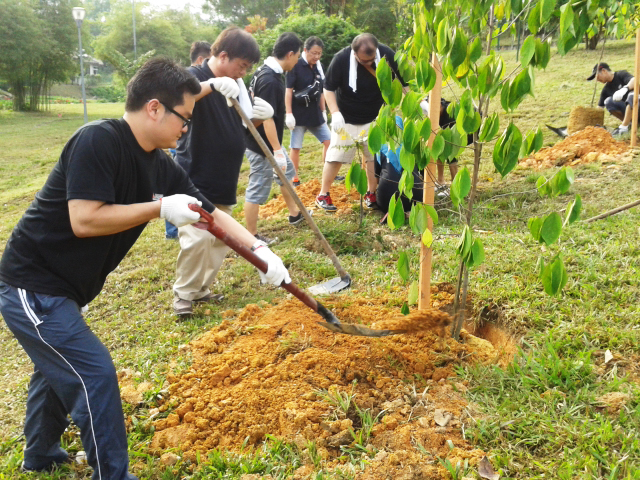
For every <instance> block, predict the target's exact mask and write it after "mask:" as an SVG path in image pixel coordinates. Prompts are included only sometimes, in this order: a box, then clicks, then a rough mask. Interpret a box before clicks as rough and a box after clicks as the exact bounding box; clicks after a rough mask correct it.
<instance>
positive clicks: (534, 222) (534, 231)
mask: <svg viewBox="0 0 640 480" xmlns="http://www.w3.org/2000/svg"><path fill="white" fill-rule="evenodd" d="M542 223H543V221H542V219H541V218H538V217H533V218H530V219H529V221H528V222H527V226H528V227H529V232H531V236H532V237H533V238H534V239H535V241H536V242H540V243H542V239H541V238H540V231H541V230H542Z"/></svg>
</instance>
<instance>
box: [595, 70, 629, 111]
mask: <svg viewBox="0 0 640 480" xmlns="http://www.w3.org/2000/svg"><path fill="white" fill-rule="evenodd" d="M632 78H633V75H631V74H630V73H629V72H627V71H626V70H619V71H617V72H614V74H613V80H611V81H610V82H607V83H605V85H604V87H602V92H600V100H598V106H599V107H604V101H605V100H606V99H607V98H609V97H610V96H611V95H613V94H614V93H616V92H617V91H618V90H620V89H621V88H622V87H626V86H627V84H628V83H629V82H630V81H631V79H632ZM625 98H626V95H625ZM623 100H624V99H623Z"/></svg>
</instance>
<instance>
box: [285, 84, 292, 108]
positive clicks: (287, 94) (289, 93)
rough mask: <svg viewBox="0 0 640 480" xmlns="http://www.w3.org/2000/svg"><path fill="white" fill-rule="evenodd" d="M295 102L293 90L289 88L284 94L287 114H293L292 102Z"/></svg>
mask: <svg viewBox="0 0 640 480" xmlns="http://www.w3.org/2000/svg"><path fill="white" fill-rule="evenodd" d="M292 101H293V88H287V90H286V92H285V94H284V106H285V110H286V112H287V113H293V110H292V108H291V102H292Z"/></svg>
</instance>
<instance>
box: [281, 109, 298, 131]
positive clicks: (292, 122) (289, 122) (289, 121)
mask: <svg viewBox="0 0 640 480" xmlns="http://www.w3.org/2000/svg"><path fill="white" fill-rule="evenodd" d="M284 123H285V125H286V126H287V128H288V129H289V130H293V129H294V128H296V117H294V116H293V113H287V115H286V116H285V117H284Z"/></svg>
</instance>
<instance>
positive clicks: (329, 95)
mask: <svg viewBox="0 0 640 480" xmlns="http://www.w3.org/2000/svg"><path fill="white" fill-rule="evenodd" d="M324 99H325V101H326V102H327V105H328V106H329V111H330V112H331V113H335V112H339V111H340V109H338V100H337V99H336V94H335V92H332V91H331V90H327V89H325V90H324Z"/></svg>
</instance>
